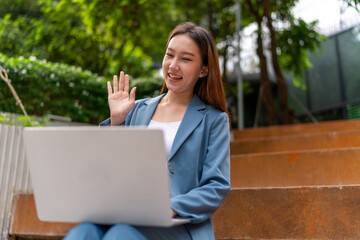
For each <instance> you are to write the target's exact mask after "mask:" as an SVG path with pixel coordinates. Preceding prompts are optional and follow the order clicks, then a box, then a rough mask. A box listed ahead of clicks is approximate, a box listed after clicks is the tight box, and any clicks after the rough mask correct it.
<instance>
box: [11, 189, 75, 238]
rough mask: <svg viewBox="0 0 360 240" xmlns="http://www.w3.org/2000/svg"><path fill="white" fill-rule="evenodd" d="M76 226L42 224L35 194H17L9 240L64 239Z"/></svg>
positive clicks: (68, 224)
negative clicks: (37, 210) (37, 211)
mask: <svg viewBox="0 0 360 240" xmlns="http://www.w3.org/2000/svg"><path fill="white" fill-rule="evenodd" d="M74 226H76V224H72V223H58V222H42V221H40V220H39V218H38V217H37V214H36V208H35V202H34V195H33V194H15V195H14V197H13V202H12V209H11V219H10V226H9V239H10V240H11V239H14V240H15V239H62V238H63V237H64V236H65V235H66V233H67V232H68V231H69V230H70V229H71V228H72V227H74Z"/></svg>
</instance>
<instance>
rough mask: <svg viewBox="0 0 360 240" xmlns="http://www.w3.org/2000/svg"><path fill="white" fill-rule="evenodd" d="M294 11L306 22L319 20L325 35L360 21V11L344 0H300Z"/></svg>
mask: <svg viewBox="0 0 360 240" xmlns="http://www.w3.org/2000/svg"><path fill="white" fill-rule="evenodd" d="M340 12H341V13H340ZM293 13H294V15H295V16H297V17H301V18H302V19H304V20H305V21H306V22H310V21H314V20H318V21H319V24H318V26H319V28H320V31H321V33H323V34H325V35H329V34H330V35H331V34H333V33H335V32H337V31H339V30H341V29H346V28H348V27H351V26H353V25H356V24H358V23H360V13H359V12H357V11H356V10H355V9H354V8H350V7H347V6H346V5H345V4H344V1H342V0H300V1H299V3H298V4H297V5H296V6H295V8H294V9H293Z"/></svg>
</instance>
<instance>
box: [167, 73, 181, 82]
mask: <svg viewBox="0 0 360 240" xmlns="http://www.w3.org/2000/svg"><path fill="white" fill-rule="evenodd" d="M168 77H169V78H171V79H174V80H180V79H182V77H180V76H175V75H172V74H171V73H168Z"/></svg>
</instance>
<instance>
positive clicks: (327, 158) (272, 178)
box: [230, 148, 360, 188]
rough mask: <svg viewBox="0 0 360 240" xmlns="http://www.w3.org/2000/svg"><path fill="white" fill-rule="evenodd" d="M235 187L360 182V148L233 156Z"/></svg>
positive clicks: (232, 177) (233, 185)
mask: <svg viewBox="0 0 360 240" xmlns="http://www.w3.org/2000/svg"><path fill="white" fill-rule="evenodd" d="M230 164H231V168H230V170H231V186H232V187H234V188H248V187H257V188H264V187H290V186H314V185H317V186H322V185H352V184H360V148H347V149H330V150H320V151H300V152H280V153H258V154H241V155H231V161H230Z"/></svg>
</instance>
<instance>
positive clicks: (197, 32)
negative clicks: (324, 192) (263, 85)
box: [161, 22, 227, 113]
mask: <svg viewBox="0 0 360 240" xmlns="http://www.w3.org/2000/svg"><path fill="white" fill-rule="evenodd" d="M182 34H185V35H187V36H188V37H190V38H191V39H193V40H194V41H195V42H196V44H197V45H198V47H199V50H200V54H201V57H202V63H203V65H204V66H207V67H208V68H209V70H208V75H207V76H206V77H203V78H199V79H198V81H197V83H196V84H195V88H194V93H195V94H196V95H197V96H198V97H199V98H200V99H201V100H202V101H203V102H204V103H206V104H208V105H211V106H213V107H214V108H216V109H218V110H220V111H223V112H226V113H227V108H226V101H225V94H224V87H223V83H222V80H221V74H220V68H219V60H218V53H217V49H216V46H215V41H214V38H213V37H212V35H211V34H210V33H209V32H208V31H207V30H206V29H204V28H202V27H200V26H197V25H195V24H194V23H192V22H185V23H181V24H179V25H178V26H176V27H175V29H174V30H173V31H172V32H171V33H170V35H169V38H168V40H167V44H166V48H167V47H168V45H169V42H170V40H171V39H172V38H173V37H175V36H177V35H182ZM167 90H168V88H167V86H166V83H165V81H164V83H163V86H162V89H161V93H164V92H167Z"/></svg>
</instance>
